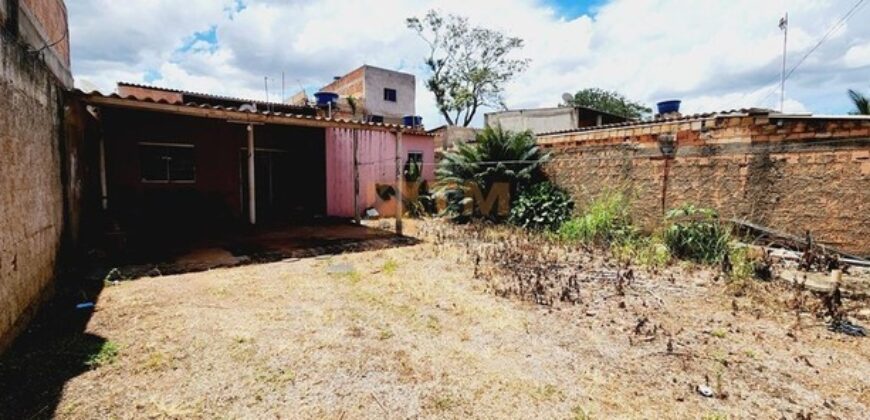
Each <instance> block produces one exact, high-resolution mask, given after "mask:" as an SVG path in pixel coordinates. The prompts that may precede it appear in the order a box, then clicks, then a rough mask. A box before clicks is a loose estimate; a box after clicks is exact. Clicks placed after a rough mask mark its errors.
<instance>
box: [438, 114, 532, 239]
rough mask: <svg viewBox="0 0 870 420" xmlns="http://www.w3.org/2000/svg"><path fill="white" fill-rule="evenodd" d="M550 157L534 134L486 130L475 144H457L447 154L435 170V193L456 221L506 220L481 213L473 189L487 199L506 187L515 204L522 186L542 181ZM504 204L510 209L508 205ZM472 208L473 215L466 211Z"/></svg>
mask: <svg viewBox="0 0 870 420" xmlns="http://www.w3.org/2000/svg"><path fill="white" fill-rule="evenodd" d="M548 158H549V154H547V153H545V152H543V151H542V150H541V149H540V147H539V146H538V145H537V142H536V140H535V136H534V135H533V134H532V132H531V131H523V132H517V133H515V132H511V131H507V130H502V129H501V127H486V128H484V129H483V130H482V131H480V132H479V133H478V134H477V137H476V141H475V142H474V143H457V144H456V146H455V148H454V149H452V150H449V151H447V152H445V153H444V157H443V158H442V159H441V161H440V162H439V163H438V168H437V169H436V171H435V173H436V175H437V176H438V185H437V188H436V189H435V191H434V192H435V193H436V194H437V196H440V197H442V198H444V199H445V200H446V202H447V208H446V209H445V212H444V213H446V214H449V215H452V216H454V218H455V219H457V220H467V219H468V218H470V217H485V218H488V219H490V220H493V221H499V222H500V221H504V219H505V218H506V217H507V216H508V215H509V214H502V213H500V212H493V211H488V212H486V211H482V208H481V206H480V204H481V203H479V202H476V201H475V199H474V197H475V194H474V193H473V191H471V189H472V188H473V189H477V190H478V191H479V192H480V193H481V194H482V195H484V196H488V195H489V194H490V193H492V192H493V191H494V189H498V188H497V186H499V185H501V186H505V187H506V188H505V190H504V191H505V192H506V193H507V195H506V198H507V197H510V200H511V201H514V199H515V197H516V195H517V192H518V191H520V190H521V189H522V188H523V187H526V186H529V185H533V184H535V183H537V182H539V181H541V180H543V178H544V176H543V172H542V171H541V165H542V164H543V163H544V162H545V161H546V160H547V159H548ZM504 204H505V206H504V209H505V210H507V208H508V206H507V204H508V203H504ZM469 208H470V209H471V212H470V213H471V214H469V212H468V211H466V209H469ZM484 213H486V214H484ZM506 213H507V212H506Z"/></svg>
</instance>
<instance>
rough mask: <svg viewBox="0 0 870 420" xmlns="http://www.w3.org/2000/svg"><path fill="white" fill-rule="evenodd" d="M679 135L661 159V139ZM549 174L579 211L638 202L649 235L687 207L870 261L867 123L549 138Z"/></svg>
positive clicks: (757, 118)
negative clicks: (608, 193) (618, 192)
mask: <svg viewBox="0 0 870 420" xmlns="http://www.w3.org/2000/svg"><path fill="white" fill-rule="evenodd" d="M665 133H675V134H676V138H677V147H676V155H675V157H674V158H673V159H664V158H663V156H662V153H661V151H660V149H659V143H658V136H659V135H660V134H665ZM539 142H540V143H541V144H542V145H543V146H545V147H546V148H547V149H549V150H551V151H552V152H553V154H554V159H553V161H552V162H551V163H550V164H548V165H547V167H546V170H547V172H548V174H549V175H550V176H551V177H552V179H553V180H554V181H556V182H557V183H559V184H560V185H562V186H563V187H565V188H567V189H568V190H569V191H570V192H571V193H572V194H573V195H574V197H575V198H576V199H577V201H578V203H579V204H580V206H581V207H582V205H583V204H584V203H586V202H588V201H589V200H590V198H592V197H594V196H596V195H597V194H599V193H600V192H602V191H604V190H606V189H613V188H619V189H624V190H626V191H627V192H629V194H630V196H631V197H633V205H632V211H633V214H634V215H635V217H636V219H637V220H638V221H640V223H641V224H643V225H644V226H646V227H647V228H649V229H652V228H654V227H655V226H656V225H657V224H658V223H660V221H661V218H662V213H663V212H664V211H665V210H667V209H670V208H674V207H677V206H679V205H681V204H683V203H695V204H698V205H703V206H709V207H713V208H715V209H717V210H718V211H719V212H720V214H722V215H723V216H726V217H737V218H743V219H748V220H749V221H752V222H755V223H759V224H761V225H765V226H769V227H772V228H774V229H777V230H780V231H784V232H788V233H792V234H797V235H803V234H804V232H806V231H810V232H811V233H812V234H813V236H814V237H815V238H816V239H817V240H819V241H821V242H824V243H827V244H830V245H833V246H837V247H841V248H843V249H846V250H849V251H852V252H855V253H859V254H863V255H870V118H863V119H862V118H860V117H854V118H849V117H843V118H818V117H813V118H810V117H796V116H790V117H779V116H776V115H768V114H766V113H759V114H736V115H734V114H732V115H725V116H723V115H719V116H710V117H705V118H694V119H681V120H674V121H663V122H656V123H648V124H639V125H631V126H622V127H619V126H617V127H612V128H607V129H597V130H587V131H579V132H573V133H564V134H556V135H546V136H542V137H540V138H539Z"/></svg>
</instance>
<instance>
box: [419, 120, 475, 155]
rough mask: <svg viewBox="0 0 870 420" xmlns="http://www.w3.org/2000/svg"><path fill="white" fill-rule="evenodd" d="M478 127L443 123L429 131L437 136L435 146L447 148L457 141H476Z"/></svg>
mask: <svg viewBox="0 0 870 420" xmlns="http://www.w3.org/2000/svg"><path fill="white" fill-rule="evenodd" d="M479 131H480V129H478V128H472V127H460V126H457V125H442V126H440V127H437V128H433V129H431V130H429V131H428V133H429V134H432V135H434V136H435V148H436V149H438V150H441V151H443V150H446V149H449V148H451V147H453V145H454V144H456V143H474V142H475V141H476V139H477V133H478V132H479Z"/></svg>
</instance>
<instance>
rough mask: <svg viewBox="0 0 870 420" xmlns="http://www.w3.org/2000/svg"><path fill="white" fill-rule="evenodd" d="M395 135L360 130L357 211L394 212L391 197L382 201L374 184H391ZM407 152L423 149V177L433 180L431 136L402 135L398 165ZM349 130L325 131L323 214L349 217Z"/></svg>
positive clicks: (351, 179) (394, 178) (351, 170)
mask: <svg viewBox="0 0 870 420" xmlns="http://www.w3.org/2000/svg"><path fill="white" fill-rule="evenodd" d="M395 141H396V136H395V134H393V133H391V132H387V131H379V130H377V131H376V130H360V131H359V143H358V144H359V145H358V156H359V157H358V160H359V178H360V198H359V206H360V214H363V212H364V211H365V209H367V208H369V207H374V208H376V209H378V211H379V212H380V213H381V215H384V216H389V215H393V214H395V203H394V202H393V201H394V200H390V201H389V202H383V201H382V200H381V199H380V198H379V197H378V195H377V192H376V189H375V187H376V185H377V184H390V185H393V184H395V180H396V143H395ZM408 152H423V177H424V178H425V179H426V180H428V181H430V182H432V181H433V180H434V179H435V142H434V138H433V137H431V136H423V135H408V134H404V135H403V136H402V165H404V163H405V161H406V159H407V157H408ZM353 187H354V181H353V130H352V129H346V128H330V129H327V130H326V213H327V214H328V215H329V216H337V217H353V216H354V211H353V195H354V188H353Z"/></svg>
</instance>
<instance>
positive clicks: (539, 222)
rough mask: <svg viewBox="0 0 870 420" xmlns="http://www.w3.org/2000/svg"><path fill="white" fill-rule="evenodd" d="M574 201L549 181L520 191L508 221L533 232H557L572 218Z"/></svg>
mask: <svg viewBox="0 0 870 420" xmlns="http://www.w3.org/2000/svg"><path fill="white" fill-rule="evenodd" d="M573 210H574V200H572V199H571V196H570V195H568V193H566V192H565V191H563V190H562V189H560V188H558V187H556V186H555V185H553V184H552V183H551V182H549V181H544V182H540V183H538V184H535V185H533V186H531V187H529V188H524V189H523V190H521V191H520V193H519V196H518V197H517V198H516V200H514V203H513V206H511V214H510V218H509V219H508V221H509V222H510V223H512V224H514V225H517V226H520V227H523V228H526V229H532V230H555V229H558V228H559V226H561V225H562V223H564V222H565V221H566V220H568V219H569V218H570V217H571V212H572V211H573Z"/></svg>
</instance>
